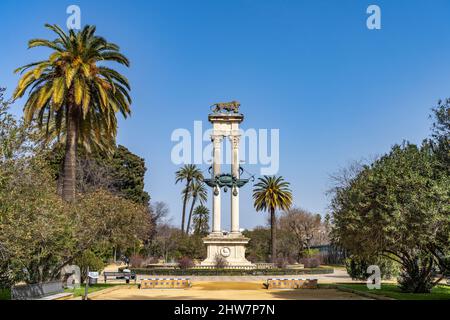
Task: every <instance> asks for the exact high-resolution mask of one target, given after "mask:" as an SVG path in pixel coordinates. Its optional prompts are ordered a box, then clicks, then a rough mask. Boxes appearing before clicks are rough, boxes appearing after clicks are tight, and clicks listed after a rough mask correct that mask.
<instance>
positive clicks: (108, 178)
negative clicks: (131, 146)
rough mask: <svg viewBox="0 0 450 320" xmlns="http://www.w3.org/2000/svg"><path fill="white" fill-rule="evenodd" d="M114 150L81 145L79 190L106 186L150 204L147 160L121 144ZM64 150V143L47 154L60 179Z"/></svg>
mask: <svg viewBox="0 0 450 320" xmlns="http://www.w3.org/2000/svg"><path fill="white" fill-rule="evenodd" d="M111 150H112V151H111V154H108V153H104V152H93V153H90V154H87V153H86V151H85V150H84V149H82V148H78V156H77V159H78V160H77V175H78V179H77V191H78V192H80V193H87V192H92V191H95V190H97V189H106V190H108V191H109V192H111V193H113V194H115V195H118V196H120V197H122V198H125V199H128V200H131V201H133V202H136V203H139V204H142V205H146V206H148V205H149V201H150V195H149V194H148V193H147V192H146V191H145V190H144V178H145V173H146V171H147V168H146V167H145V160H144V159H142V158H140V157H139V156H137V155H135V154H133V153H132V152H131V151H129V150H128V149H127V148H126V147H124V146H121V145H119V146H118V147H115V146H114V147H112V149H111ZM64 153H65V151H64V148H63V146H62V145H61V144H59V145H56V146H55V147H54V148H53V149H52V150H51V151H49V152H48V154H47V161H48V162H49V165H50V167H51V169H52V171H53V174H54V177H55V179H57V180H59V178H60V176H61V174H62V172H61V169H62V167H63V162H64Z"/></svg>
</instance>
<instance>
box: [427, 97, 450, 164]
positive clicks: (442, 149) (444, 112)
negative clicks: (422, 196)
mask: <svg viewBox="0 0 450 320" xmlns="http://www.w3.org/2000/svg"><path fill="white" fill-rule="evenodd" d="M431 117H432V118H433V120H434V122H433V126H432V137H433V140H432V145H433V147H434V150H435V152H436V154H437V156H438V158H439V160H440V162H441V165H442V169H443V170H447V171H450V99H446V100H445V101H442V100H441V101H439V102H438V105H437V107H435V108H434V109H433V113H432V115H431Z"/></svg>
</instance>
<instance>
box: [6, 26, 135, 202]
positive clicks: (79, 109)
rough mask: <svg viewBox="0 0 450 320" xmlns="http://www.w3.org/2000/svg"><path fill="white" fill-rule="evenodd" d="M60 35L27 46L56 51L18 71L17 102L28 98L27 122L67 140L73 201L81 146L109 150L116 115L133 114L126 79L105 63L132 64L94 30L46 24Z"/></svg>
mask: <svg viewBox="0 0 450 320" xmlns="http://www.w3.org/2000/svg"><path fill="white" fill-rule="evenodd" d="M46 27H47V28H48V29H50V30H51V31H53V32H54V33H56V35H57V38H56V39H55V40H52V41H50V40H45V39H33V40H30V41H29V47H30V48H34V47H46V48H49V49H51V50H52V52H51V54H50V56H49V58H48V59H47V60H43V61H39V62H34V63H30V64H28V65H25V66H23V67H21V68H18V69H17V70H16V72H20V73H21V74H23V75H22V78H21V79H20V81H19V83H18V86H17V88H16V90H15V92H14V98H20V97H22V96H23V95H24V94H25V92H26V91H29V93H30V95H29V97H28V99H27V101H26V103H25V106H24V111H25V120H26V122H27V123H30V122H32V121H33V120H35V121H37V123H38V124H39V125H40V127H41V128H43V129H44V131H43V132H45V136H46V137H47V138H49V139H51V138H58V139H59V138H60V137H63V138H64V140H65V156H64V170H63V188H62V189H63V190H62V196H63V199H64V200H66V201H73V200H74V199H75V192H76V191H75V188H76V159H77V147H78V144H79V143H82V144H83V145H84V146H86V150H90V148H91V147H98V148H100V149H108V148H109V147H110V146H111V145H112V144H113V143H114V141H115V137H116V130H117V119H116V112H121V113H122V114H123V116H125V117H126V116H127V115H128V114H129V113H130V104H131V99H130V96H129V94H128V91H129V90H130V86H129V83H128V80H127V79H126V78H125V77H124V76H123V75H121V74H120V73H119V72H117V71H116V70H113V69H111V68H109V67H106V66H102V65H100V64H99V63H100V62H103V61H112V62H118V63H119V64H122V65H125V66H129V61H128V59H127V58H126V57H125V56H124V55H122V54H121V53H120V52H119V50H120V49H119V47H118V46H117V45H116V44H113V43H109V42H107V41H106V40H105V39H104V38H102V37H99V36H97V35H95V31H96V29H95V27H94V26H86V27H84V28H83V30H81V31H79V32H75V31H73V30H70V32H69V34H67V33H66V32H64V31H63V30H62V29H61V28H60V27H58V26H57V25H48V24H47V25H46Z"/></svg>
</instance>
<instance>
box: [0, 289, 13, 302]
mask: <svg viewBox="0 0 450 320" xmlns="http://www.w3.org/2000/svg"><path fill="white" fill-rule="evenodd" d="M10 299H11V290H10V289H0V300H10Z"/></svg>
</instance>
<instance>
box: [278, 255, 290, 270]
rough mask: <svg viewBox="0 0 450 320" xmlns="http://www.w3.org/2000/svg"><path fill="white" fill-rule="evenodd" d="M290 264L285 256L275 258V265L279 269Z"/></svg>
mask: <svg viewBox="0 0 450 320" xmlns="http://www.w3.org/2000/svg"><path fill="white" fill-rule="evenodd" d="M287 264H288V261H287V260H286V259H285V258H282V257H279V258H277V259H275V267H277V268H278V269H285V268H286V266H287Z"/></svg>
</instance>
